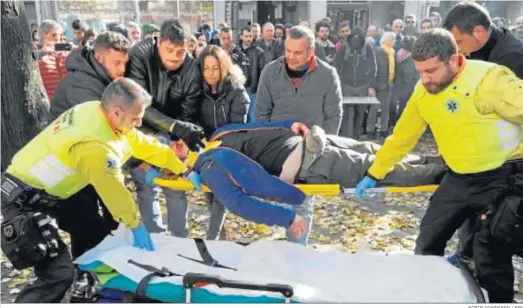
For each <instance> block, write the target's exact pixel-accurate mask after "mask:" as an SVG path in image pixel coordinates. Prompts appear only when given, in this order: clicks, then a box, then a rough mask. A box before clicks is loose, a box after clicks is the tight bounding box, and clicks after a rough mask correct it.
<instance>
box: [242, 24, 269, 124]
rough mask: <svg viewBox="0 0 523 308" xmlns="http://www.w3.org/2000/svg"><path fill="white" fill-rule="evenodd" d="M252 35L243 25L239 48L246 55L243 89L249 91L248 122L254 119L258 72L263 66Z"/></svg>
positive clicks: (261, 52)
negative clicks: (245, 78) (246, 64)
mask: <svg viewBox="0 0 523 308" xmlns="http://www.w3.org/2000/svg"><path fill="white" fill-rule="evenodd" d="M253 40H254V37H253V35H252V31H251V27H245V28H243V29H242V33H241V49H242V51H243V53H245V55H246V56H247V63H248V66H247V74H246V75H245V76H246V77H247V81H246V82H245V89H246V90H247V93H249V98H250V99H251V104H250V105H249V114H248V115H247V121H248V122H255V121H256V91H257V90H258V81H259V80H260V74H261V72H262V70H263V67H264V66H265V62H264V60H265V58H264V56H263V49H261V48H260V47H259V46H257V45H256V44H253Z"/></svg>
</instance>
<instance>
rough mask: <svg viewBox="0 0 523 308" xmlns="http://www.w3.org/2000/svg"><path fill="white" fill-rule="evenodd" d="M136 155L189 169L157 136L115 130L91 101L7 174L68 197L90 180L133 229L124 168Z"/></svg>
mask: <svg viewBox="0 0 523 308" xmlns="http://www.w3.org/2000/svg"><path fill="white" fill-rule="evenodd" d="M131 156H134V157H136V158H138V159H142V160H144V161H147V162H149V163H151V164H152V165H155V166H158V167H162V168H167V169H169V170H171V171H172V172H173V173H175V174H180V173H183V172H185V171H186V170H187V167H186V166H185V165H184V164H183V163H182V162H181V161H180V160H179V159H178V157H176V155H175V154H174V151H173V150H172V149H171V148H170V147H169V146H167V145H164V144H161V143H160V142H159V141H157V140H156V138H154V137H151V136H146V135H144V134H143V133H141V132H139V131H138V130H137V129H135V128H133V129H132V130H130V131H129V132H128V133H126V134H125V135H122V134H119V133H117V132H115V130H114V129H113V128H112V127H111V125H110V124H109V122H108V120H107V118H106V116H105V114H104V113H103V110H102V108H101V103H100V102H98V101H92V102H87V103H83V104H80V105H77V106H75V107H73V108H71V109H69V110H68V111H66V112H64V113H63V114H62V115H61V116H60V117H59V118H58V119H56V120H55V121H54V122H53V123H51V124H50V125H49V126H48V127H47V128H45V129H44V130H43V131H42V132H41V133H40V134H38V135H37V136H36V137H35V138H33V139H32V140H31V141H30V142H29V143H28V144H27V145H26V146H24V147H23V148H22V149H21V150H20V151H19V152H18V153H17V154H16V155H15V156H14V158H13V160H12V162H11V165H10V166H9V167H8V169H7V172H8V173H10V174H12V175H13V176H15V177H17V178H18V179H20V180H21V181H23V182H25V183H26V184H28V185H30V186H32V187H35V188H37V189H44V190H45V191H46V192H47V193H49V194H50V195H53V196H57V197H60V198H63V199H66V198H68V197H70V196H72V195H74V194H75V193H77V192H78V191H79V190H81V189H82V188H84V187H85V186H87V185H88V184H91V185H93V186H94V188H95V189H96V192H97V193H98V195H99V196H100V198H101V199H102V201H103V202H104V204H105V205H106V206H107V208H108V209H109V211H110V212H111V214H112V215H113V217H114V219H115V220H116V221H120V222H123V223H124V224H125V225H126V226H128V227H131V228H134V227H137V226H138V225H139V223H140V217H139V214H138V211H137V208H136V205H135V203H134V201H133V199H132V196H131V193H130V192H129V191H128V190H127V189H126V187H125V185H124V176H123V173H122V169H121V167H122V165H123V164H124V163H125V161H127V160H128V159H129V158H130V157H131ZM79 206H81V205H79Z"/></svg>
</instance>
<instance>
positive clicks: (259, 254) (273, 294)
mask: <svg viewBox="0 0 523 308" xmlns="http://www.w3.org/2000/svg"><path fill="white" fill-rule="evenodd" d="M152 237H153V241H154V244H155V247H156V250H155V251H154V252H148V251H144V250H140V249H137V248H134V247H132V245H131V242H132V235H131V233H130V231H129V230H126V229H125V228H124V227H123V226H120V228H119V229H118V230H116V231H115V232H114V235H110V236H108V237H107V238H106V239H105V240H104V241H103V242H101V243H100V244H99V245H98V246H97V247H95V248H94V249H92V250H90V251H88V252H86V253H85V254H84V255H82V256H81V257H80V258H78V259H77V260H76V261H75V262H76V263H77V264H78V265H79V266H80V268H82V269H84V270H90V271H94V272H96V273H97V275H98V277H99V278H101V279H100V280H101V282H102V285H103V286H104V287H105V288H111V289H116V290H122V291H129V292H137V290H139V291H140V292H141V293H143V294H144V295H145V296H146V297H148V298H151V299H153V300H156V301H160V302H172V303H180V302H197V303H210V302H212V303H217V302H221V303H237V302H252V303H255V302H257V303H278V302H280V303H281V302H285V301H286V302H291V301H292V302H299V303H480V302H483V301H484V298H485V294H484V292H483V291H482V290H481V289H480V288H479V287H478V285H477V283H476V282H475V281H474V279H473V278H472V277H471V276H470V273H469V272H468V271H466V270H464V269H459V268H457V267H454V266H452V265H450V264H449V263H448V262H447V261H445V260H444V259H443V258H441V257H435V256H416V255H393V256H378V255H367V254H346V253H342V252H317V251H314V250H312V249H310V248H307V247H303V246H300V245H298V244H294V243H289V242H283V241H259V242H255V243H252V244H250V245H241V244H238V243H234V242H226V241H204V240H194V239H182V238H176V237H173V236H170V235H163V234H153V235H152ZM155 272H157V273H156V274H155ZM161 276H163V277H161ZM144 278H146V279H144ZM144 281H145V282H144ZM139 285H140V286H139Z"/></svg>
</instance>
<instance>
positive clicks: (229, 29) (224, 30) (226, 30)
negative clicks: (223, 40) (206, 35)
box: [221, 26, 232, 33]
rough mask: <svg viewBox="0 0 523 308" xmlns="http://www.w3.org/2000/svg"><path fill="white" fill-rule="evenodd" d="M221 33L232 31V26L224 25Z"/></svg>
mask: <svg viewBox="0 0 523 308" xmlns="http://www.w3.org/2000/svg"><path fill="white" fill-rule="evenodd" d="M221 33H232V30H231V28H229V27H227V26H224V27H223V28H222V31H221Z"/></svg>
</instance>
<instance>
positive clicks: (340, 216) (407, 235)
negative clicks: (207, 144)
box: [1, 138, 523, 303]
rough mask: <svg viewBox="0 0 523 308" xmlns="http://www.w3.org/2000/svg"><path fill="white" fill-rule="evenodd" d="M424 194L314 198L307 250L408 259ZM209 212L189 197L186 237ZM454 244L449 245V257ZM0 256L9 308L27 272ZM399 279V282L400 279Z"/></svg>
mask: <svg viewBox="0 0 523 308" xmlns="http://www.w3.org/2000/svg"><path fill="white" fill-rule="evenodd" d="M415 151H416V152H421V153H434V152H435V146H434V143H433V141H432V139H430V138H424V139H423V140H422V141H421V142H420V144H419V145H418V147H417V148H416V150H415ZM429 196H430V194H427V193H416V194H413V193H410V194H381V195H379V196H377V197H376V198H374V199H373V200H365V201H364V202H361V201H360V202H356V200H354V199H353V198H351V196H340V197H332V198H318V200H317V201H316V207H315V213H314V219H313V222H314V225H313V229H312V232H311V236H310V240H309V246H310V247H311V248H313V249H316V250H319V251H331V250H337V251H345V252H347V253H376V254H395V253H412V251H413V248H414V241H415V238H416V234H417V232H418V226H419V223H420V219H421V217H422V216H423V213H424V212H425V209H426V206H427V203H428V198H429ZM208 218H209V215H208V212H207V208H206V205H205V199H204V198H203V196H202V195H198V194H193V195H192V196H191V197H190V230H191V231H190V236H191V237H205V230H206V227H207V222H208ZM226 229H227V230H228V233H229V234H230V236H231V237H232V239H233V240H235V241H256V240H259V239H282V238H284V237H285V232H284V230H283V229H282V228H272V227H267V226H264V225H256V224H254V223H250V222H247V221H245V220H243V219H241V218H239V217H237V216H234V215H232V214H228V216H227V222H226ZM455 247H456V241H455V239H453V240H452V241H451V242H449V245H448V251H449V252H450V251H452V250H454V249H455ZM515 264H516V267H517V276H516V285H515V288H516V290H517V292H518V295H517V300H518V301H520V302H523V265H522V263H521V259H519V260H516V259H515ZM9 265H10V264H8V263H7V262H6V261H5V258H4V257H3V256H2V272H1V273H2V281H1V286H2V289H1V292H2V294H1V302H2V303H8V302H11V301H12V300H13V299H14V297H15V296H16V294H17V293H18V292H20V289H21V288H22V287H23V286H24V285H25V284H27V283H28V282H30V281H31V280H32V279H34V278H33V275H32V271H31V270H24V271H21V272H19V271H15V270H13V269H12V268H11V267H10V266H9ZM398 279H401V277H398Z"/></svg>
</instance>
